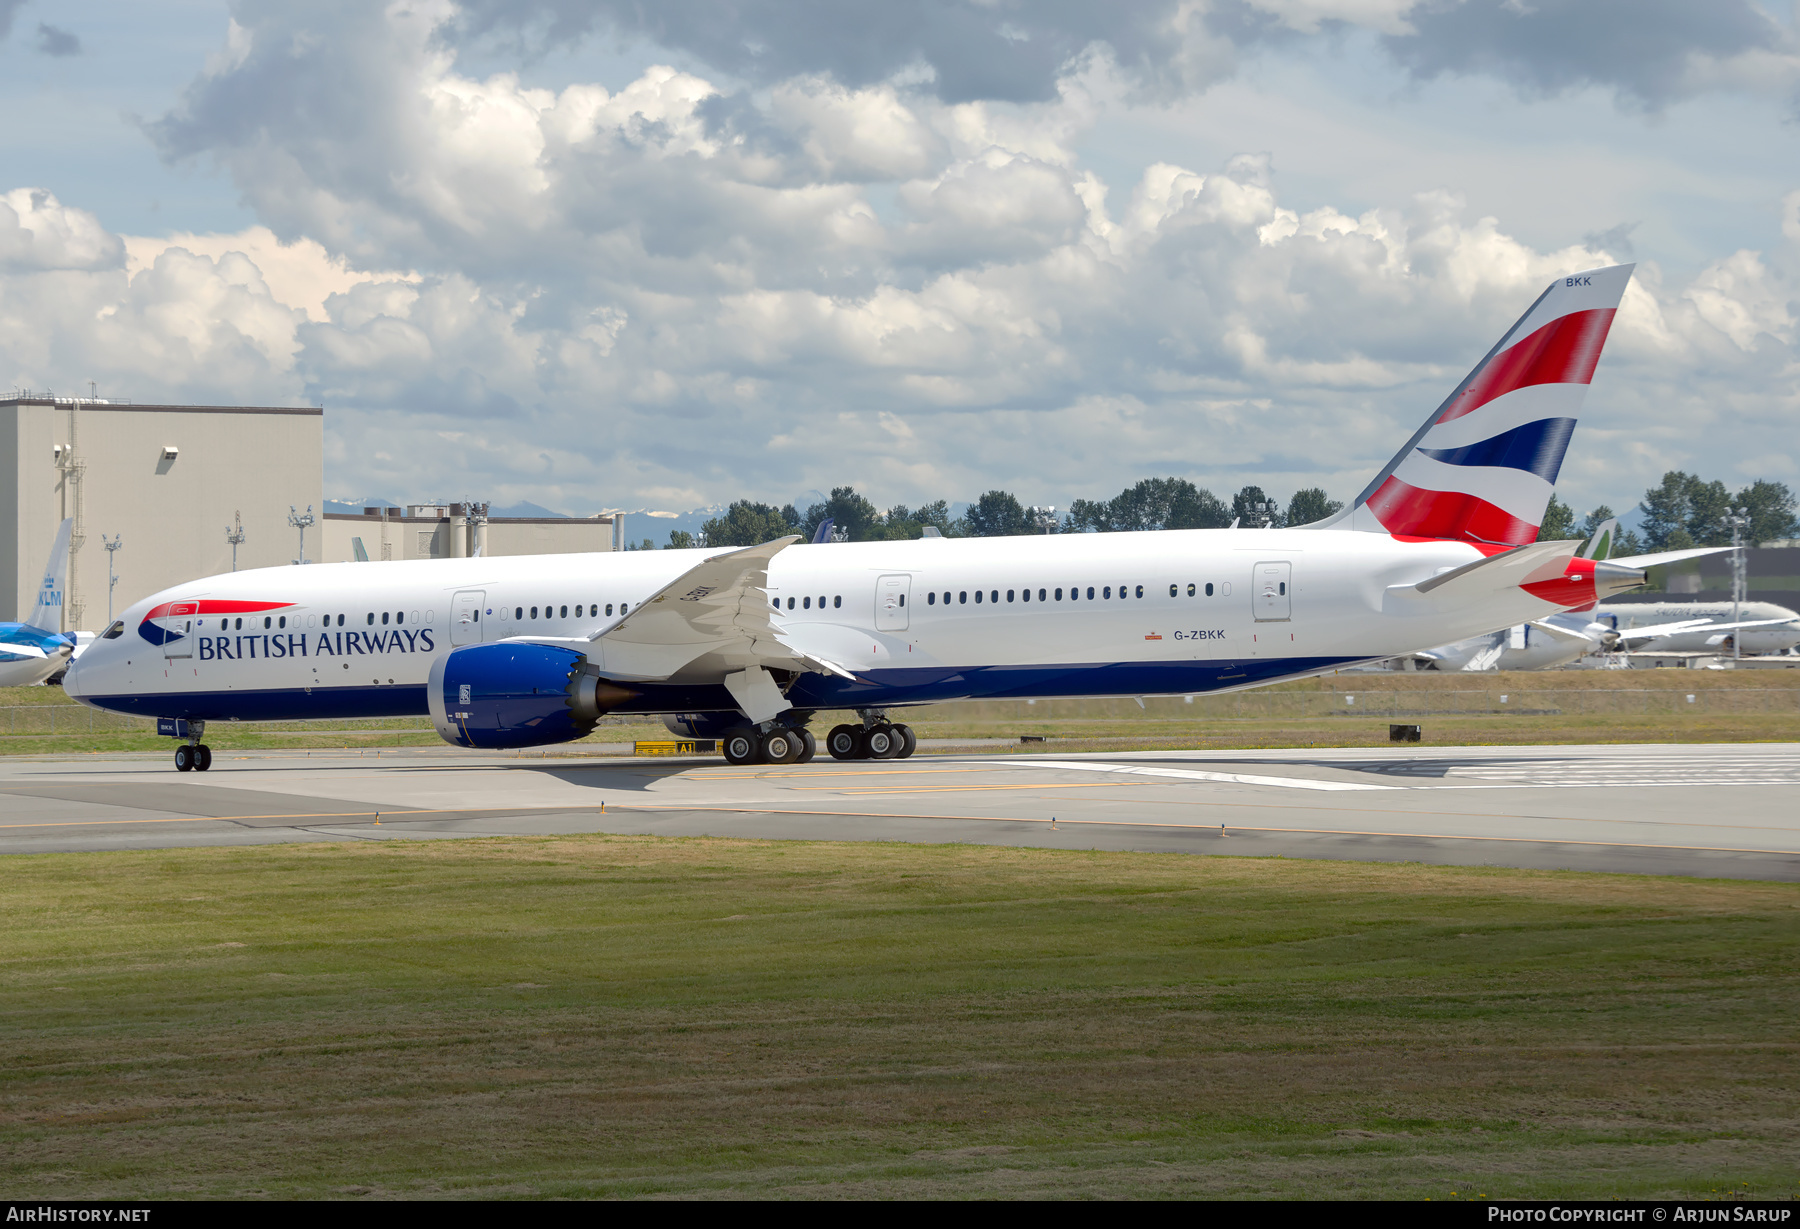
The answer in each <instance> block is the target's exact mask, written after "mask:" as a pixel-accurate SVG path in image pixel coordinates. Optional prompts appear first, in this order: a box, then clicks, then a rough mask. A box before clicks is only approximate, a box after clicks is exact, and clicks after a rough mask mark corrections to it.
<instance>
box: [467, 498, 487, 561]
mask: <svg viewBox="0 0 1800 1229" xmlns="http://www.w3.org/2000/svg"><path fill="white" fill-rule="evenodd" d="M463 515H464V516H465V517H467V518H468V522H469V558H471V559H479V558H481V548H482V546H483V545H485V543H486V541H487V523H488V506H487V504H486V503H476V502H474V501H473V500H464V501H463Z"/></svg>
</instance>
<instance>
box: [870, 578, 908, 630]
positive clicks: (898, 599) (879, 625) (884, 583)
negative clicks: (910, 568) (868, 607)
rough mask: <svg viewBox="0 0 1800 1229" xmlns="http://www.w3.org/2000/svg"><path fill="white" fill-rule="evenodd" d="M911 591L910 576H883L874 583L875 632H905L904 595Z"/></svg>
mask: <svg viewBox="0 0 1800 1229" xmlns="http://www.w3.org/2000/svg"><path fill="white" fill-rule="evenodd" d="M911 591H912V577H911V576H883V577H882V578H881V579H880V580H878V581H876V582H875V630H876V631H878V632H903V631H905V630H906V595H907V594H908V593H910V592H911Z"/></svg>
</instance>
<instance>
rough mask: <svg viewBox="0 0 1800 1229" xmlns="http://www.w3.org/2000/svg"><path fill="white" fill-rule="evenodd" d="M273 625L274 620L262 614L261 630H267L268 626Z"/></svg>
mask: <svg viewBox="0 0 1800 1229" xmlns="http://www.w3.org/2000/svg"><path fill="white" fill-rule="evenodd" d="M274 626H275V620H274V619H271V618H270V617H269V616H268V615H264V616H263V630H264V631H267V630H269V628H271V627H274Z"/></svg>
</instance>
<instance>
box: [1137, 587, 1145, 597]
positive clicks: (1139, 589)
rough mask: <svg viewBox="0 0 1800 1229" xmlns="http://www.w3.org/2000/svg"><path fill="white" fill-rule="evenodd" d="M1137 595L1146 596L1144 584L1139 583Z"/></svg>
mask: <svg viewBox="0 0 1800 1229" xmlns="http://www.w3.org/2000/svg"><path fill="white" fill-rule="evenodd" d="M1137 595H1138V596H1139V597H1143V596H1144V586H1142V585H1139V586H1138V587H1137Z"/></svg>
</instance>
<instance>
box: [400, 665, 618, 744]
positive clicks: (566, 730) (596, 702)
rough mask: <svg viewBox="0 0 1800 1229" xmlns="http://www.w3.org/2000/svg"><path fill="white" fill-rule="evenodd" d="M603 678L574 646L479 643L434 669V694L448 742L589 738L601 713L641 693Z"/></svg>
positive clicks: (436, 719) (434, 718)
mask: <svg viewBox="0 0 1800 1229" xmlns="http://www.w3.org/2000/svg"><path fill="white" fill-rule="evenodd" d="M636 694H637V693H636V692H633V691H629V690H627V689H625V688H623V687H620V686H617V685H616V684H614V683H612V682H609V681H608V680H606V679H603V678H601V677H600V675H599V672H598V671H596V670H595V669H594V667H593V666H591V665H589V664H588V660H587V657H586V656H585V655H584V654H581V653H578V652H576V651H575V650H573V649H564V648H558V647H555V646H551V645H542V644H472V645H466V646H464V647H463V648H460V649H454V650H452V651H451V652H450V653H449V654H448V655H447V656H444V657H441V658H439V659H438V661H437V663H436V664H435V665H433V666H432V668H431V681H430V683H429V684H428V685H427V687H426V698H427V700H428V702H429V703H430V705H431V723H432V724H433V725H434V726H436V727H437V732H438V735H439V736H440V737H441V738H443V740H444V741H445V742H448V743H454V744H455V745H456V746H458V747H479V748H483V749H487V750H498V749H503V748H511V747H541V746H544V745H545V744H548V743H566V742H571V741H573V740H575V739H577V738H585V737H587V735H588V734H590V733H591V732H592V731H593V729H594V724H595V722H597V721H599V720H600V715H601V714H602V713H605V712H607V711H608V710H610V709H613V708H617V707H618V706H619V705H620V704H623V703H624V702H625V701H626V700H629V699H630V698H631V697H632V696H634V695H636Z"/></svg>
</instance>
